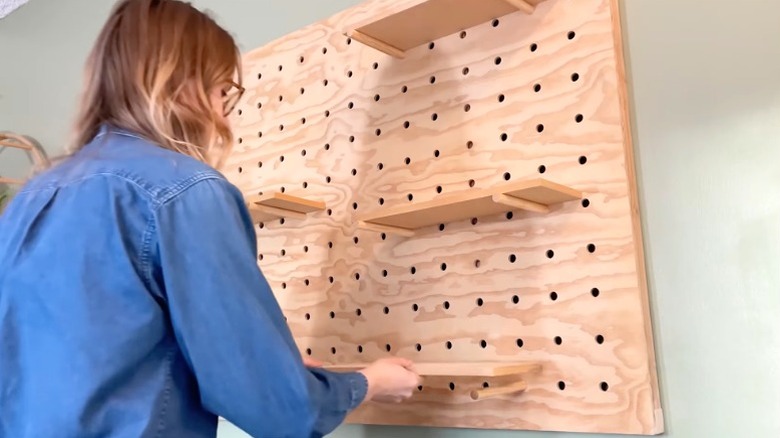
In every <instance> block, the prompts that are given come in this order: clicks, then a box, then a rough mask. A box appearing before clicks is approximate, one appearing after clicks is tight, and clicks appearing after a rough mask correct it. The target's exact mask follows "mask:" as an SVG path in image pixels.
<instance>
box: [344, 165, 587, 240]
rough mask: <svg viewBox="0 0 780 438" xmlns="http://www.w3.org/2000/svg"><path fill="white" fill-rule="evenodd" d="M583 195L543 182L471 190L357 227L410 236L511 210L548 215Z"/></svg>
mask: <svg viewBox="0 0 780 438" xmlns="http://www.w3.org/2000/svg"><path fill="white" fill-rule="evenodd" d="M581 198H582V193H581V192H580V191H578V190H575V189H573V188H571V187H567V186H564V185H561V184H557V183H554V182H551V181H548V180H545V179H542V178H534V179H528V180H523V181H517V182H512V183H507V184H503V185H501V186H496V187H493V188H491V189H471V190H466V191H464V192H461V193H455V194H452V195H445V196H440V197H437V198H434V199H433V200H430V201H425V202H420V203H416V204H410V205H399V206H395V207H386V208H380V209H379V210H377V211H374V212H371V213H368V214H366V215H363V216H361V217H358V221H359V222H358V224H359V226H361V227H363V228H366V229H375V230H382V231H386V232H388V233H396V234H399V235H403V236H409V235H410V234H411V233H414V231H415V230H417V229H420V228H424V227H427V226H432V225H436V224H441V223H448V222H455V221H459V220H465V219H469V218H472V217H480V216H491V215H496V214H500V213H503V212H506V211H511V210H527V211H531V212H535V213H548V212H549V211H550V206H552V205H555V204H560V203H564V202H568V201H573V200H576V199H581Z"/></svg>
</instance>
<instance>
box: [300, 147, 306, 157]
mask: <svg viewBox="0 0 780 438" xmlns="http://www.w3.org/2000/svg"><path fill="white" fill-rule="evenodd" d="M301 156H302V157H305V156H306V149H301Z"/></svg>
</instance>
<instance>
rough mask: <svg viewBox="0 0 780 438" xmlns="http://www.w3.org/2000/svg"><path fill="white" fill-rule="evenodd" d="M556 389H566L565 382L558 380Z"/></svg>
mask: <svg viewBox="0 0 780 438" xmlns="http://www.w3.org/2000/svg"><path fill="white" fill-rule="evenodd" d="M558 389H560V390H561V391H563V390H564V389H566V382H564V381H560V382H558Z"/></svg>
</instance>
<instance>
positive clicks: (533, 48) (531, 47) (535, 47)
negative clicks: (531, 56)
mask: <svg viewBox="0 0 780 438" xmlns="http://www.w3.org/2000/svg"><path fill="white" fill-rule="evenodd" d="M529 48H530V49H531V51H532V52H535V51H536V50H537V49H538V48H539V45H538V44H536V43H533V44H531V46H530V47H529Z"/></svg>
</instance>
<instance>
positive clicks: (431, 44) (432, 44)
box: [428, 41, 436, 50]
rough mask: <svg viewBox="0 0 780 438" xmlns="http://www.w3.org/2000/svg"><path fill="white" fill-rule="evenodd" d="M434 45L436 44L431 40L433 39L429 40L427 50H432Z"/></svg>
mask: <svg viewBox="0 0 780 438" xmlns="http://www.w3.org/2000/svg"><path fill="white" fill-rule="evenodd" d="M434 47H436V44H434V42H433V41H431V42H430V43H428V50H433V48H434Z"/></svg>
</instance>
